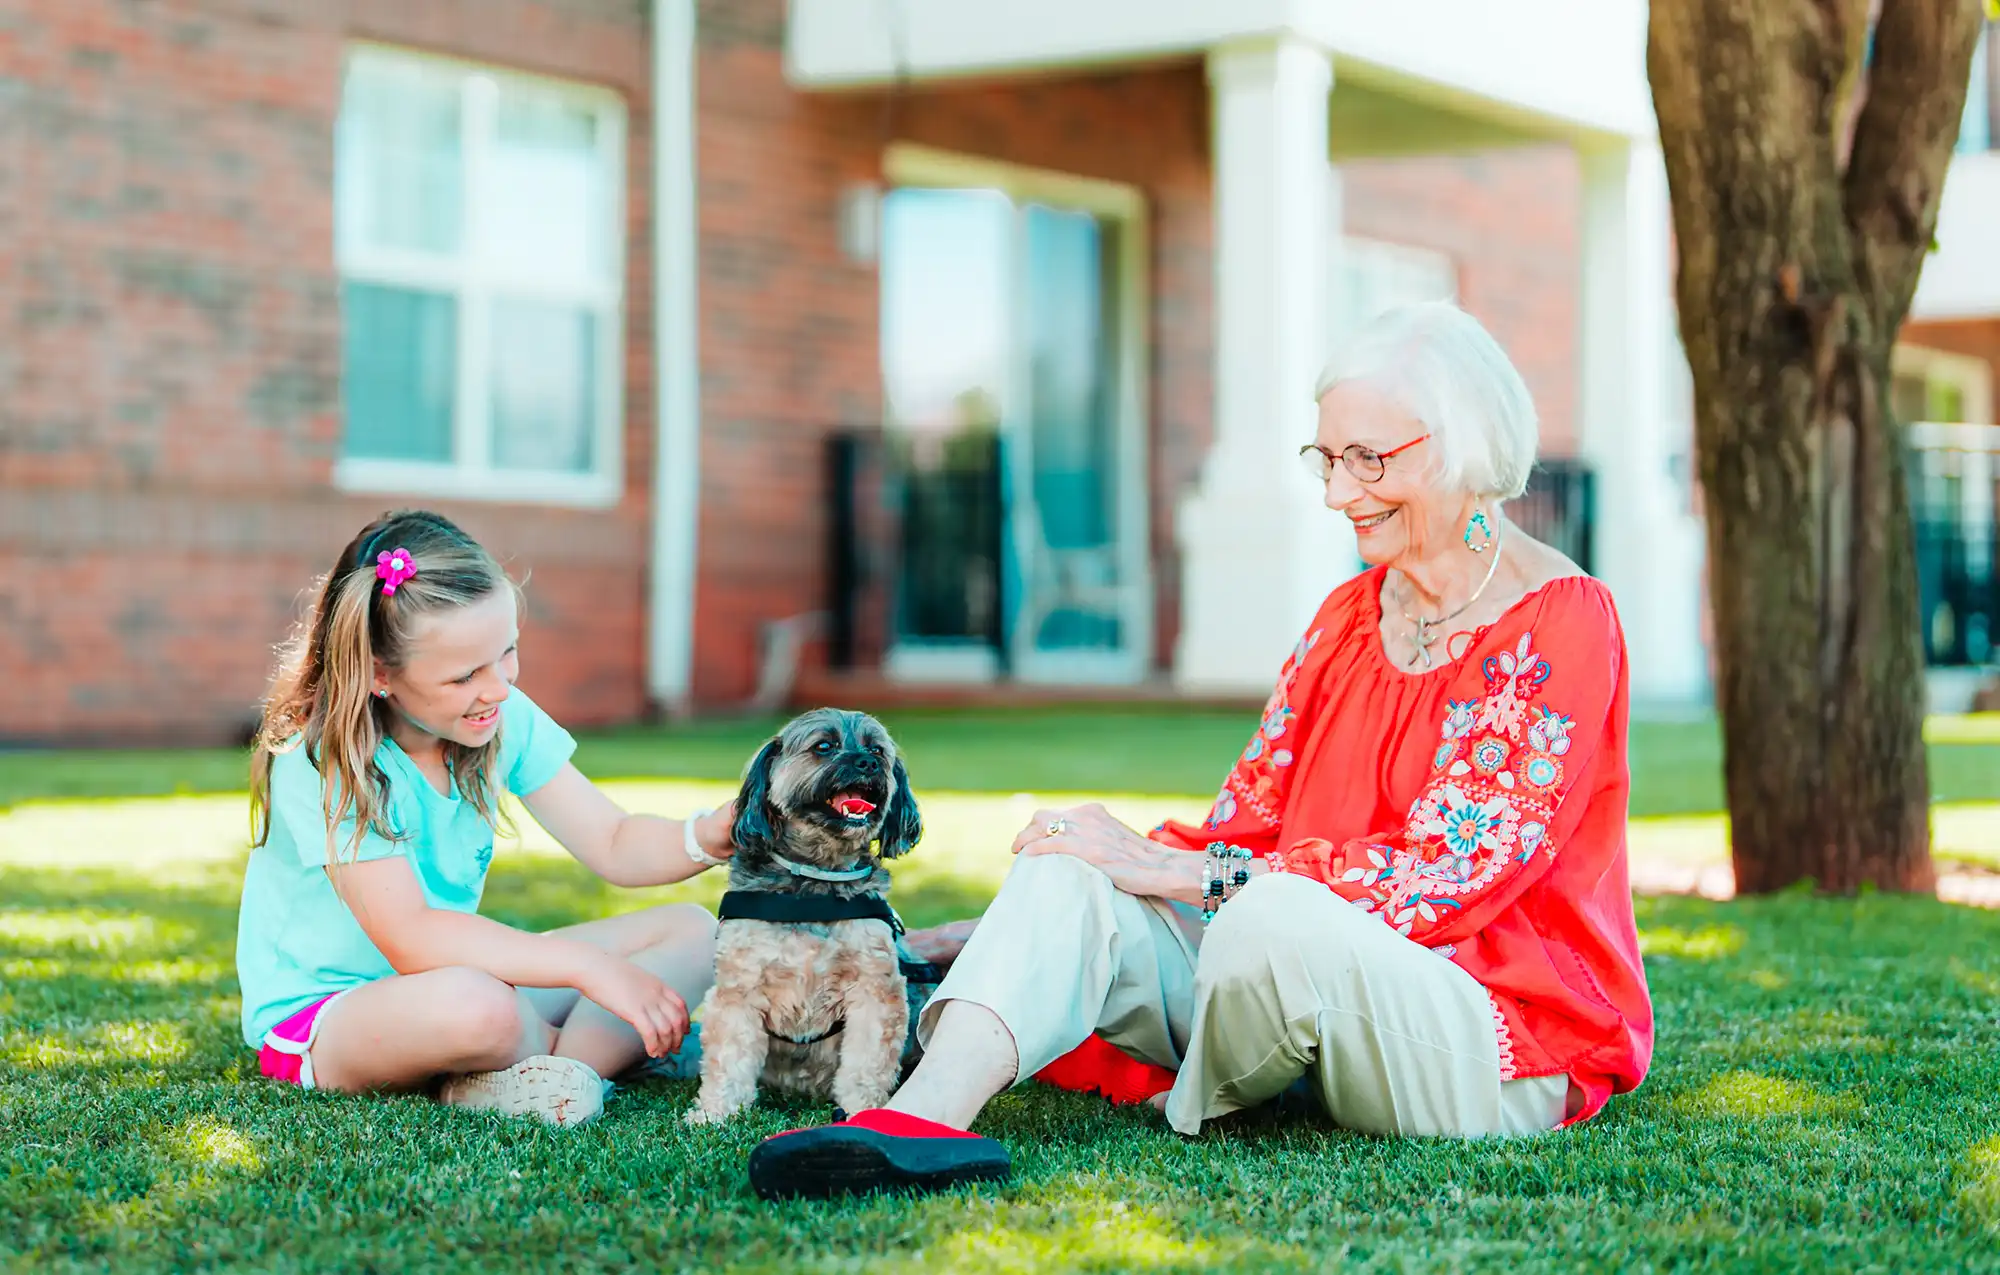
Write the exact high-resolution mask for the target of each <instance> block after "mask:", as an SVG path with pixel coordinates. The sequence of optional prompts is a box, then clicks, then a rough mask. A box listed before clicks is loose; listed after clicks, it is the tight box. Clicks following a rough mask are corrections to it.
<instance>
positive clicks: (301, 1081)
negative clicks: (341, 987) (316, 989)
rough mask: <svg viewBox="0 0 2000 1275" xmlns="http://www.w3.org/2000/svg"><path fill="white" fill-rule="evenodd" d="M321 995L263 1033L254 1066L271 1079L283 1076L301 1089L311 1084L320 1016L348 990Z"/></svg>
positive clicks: (308, 1087)
mask: <svg viewBox="0 0 2000 1275" xmlns="http://www.w3.org/2000/svg"><path fill="white" fill-rule="evenodd" d="M353 990H354V989H353V988H351V987H350V988H348V989H347V991H342V992H335V993H334V994H333V995H331V996H322V997H320V998H319V999H318V1000H316V1001H314V1002H313V1003H312V1004H310V1005H308V1006H306V1007H305V1008H304V1009H302V1010H300V1011H299V1012H298V1013H296V1014H293V1015H292V1016H291V1017H290V1018H287V1019H286V1020H285V1021H284V1022H282V1023H279V1024H278V1025H277V1026H276V1027H273V1028H272V1029H271V1030H270V1031H267V1032H265V1033H264V1047H263V1048H262V1049H260V1050H258V1051H257V1066H258V1069H259V1070H261V1071H262V1072H263V1073H264V1074H265V1075H267V1076H269V1077H270V1078H271V1079H273V1080H282V1081H284V1082H285V1083H287V1084H293V1085H297V1086H298V1087H299V1088H301V1089H310V1088H312V1087H313V1064H312V1047H313V1042H314V1041H316V1040H318V1039H319V1016H320V1015H321V1014H322V1013H324V1012H325V1011H326V1007H327V1006H328V1005H331V1004H333V1003H334V1002H335V1001H337V1000H339V999H340V998H341V997H343V996H345V995H347V992H351V991H353Z"/></svg>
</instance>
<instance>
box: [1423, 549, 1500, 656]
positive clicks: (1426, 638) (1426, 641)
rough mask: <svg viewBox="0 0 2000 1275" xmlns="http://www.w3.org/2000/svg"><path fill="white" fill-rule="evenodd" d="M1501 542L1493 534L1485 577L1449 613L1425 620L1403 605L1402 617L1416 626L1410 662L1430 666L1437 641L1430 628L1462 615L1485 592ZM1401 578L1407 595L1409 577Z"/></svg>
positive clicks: (1490, 580) (1491, 579) (1498, 566)
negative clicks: (1433, 647) (1419, 662)
mask: <svg viewBox="0 0 2000 1275" xmlns="http://www.w3.org/2000/svg"><path fill="white" fill-rule="evenodd" d="M1501 543H1502V542H1501V538H1500V537H1499V536H1495V537H1494V538H1493V561H1492V562H1491V563H1489V564H1487V567H1486V578H1485V579H1484V580H1481V581H1480V582H1479V587H1478V588H1477V589H1474V590H1473V591H1472V596H1471V597H1469V598H1467V599H1466V600H1465V601H1464V602H1463V603H1461V604H1460V605H1459V607H1458V608H1457V609H1456V610H1454V611H1453V612H1452V613H1451V614H1449V615H1441V616H1439V617H1438V618H1437V619H1435V620H1426V619H1424V618H1423V617H1421V616H1416V615H1411V614H1410V611H1409V608H1408V607H1407V605H1406V606H1405V607H1404V609H1403V618H1404V619H1405V620H1408V621H1409V622H1410V623H1411V624H1414V625H1415V626H1416V628H1417V635H1416V637H1414V638H1412V639H1411V645H1412V646H1414V647H1415V648H1416V655H1415V656H1413V657H1411V663H1415V662H1416V661H1417V660H1419V659H1421V660H1422V661H1423V662H1424V667H1425V668H1430V667H1432V665H1433V661H1432V659H1431V644H1432V643H1433V642H1435V641H1437V634H1435V633H1433V632H1431V630H1433V629H1435V628H1438V627H1439V626H1441V625H1444V624H1449V623H1450V622H1451V621H1453V620H1455V619H1457V618H1458V617H1459V616H1461V615H1464V614H1465V611H1466V608H1467V607H1470V606H1471V605H1472V604H1473V603H1475V602H1477V601H1479V595H1480V594H1482V593H1484V592H1486V586H1487V585H1489V584H1492V583H1493V573H1494V572H1495V571H1498V570H1499V569H1500V549H1501ZM1403 579H1404V581H1405V590H1406V596H1407V590H1408V580H1409V577H1408V576H1405V577H1403Z"/></svg>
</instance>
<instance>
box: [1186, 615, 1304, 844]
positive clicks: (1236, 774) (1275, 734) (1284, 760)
mask: <svg viewBox="0 0 2000 1275" xmlns="http://www.w3.org/2000/svg"><path fill="white" fill-rule="evenodd" d="M1320 633H1321V630H1319V629H1314V630H1313V631H1312V632H1310V633H1308V634H1307V635H1306V636H1305V637H1303V638H1301V639H1300V640H1299V643H1298V645H1297V646H1295V647H1293V648H1292V654H1291V657H1290V658H1289V659H1287V660H1286V661H1285V667H1284V669H1283V670H1282V671H1281V672H1280V673H1279V675H1278V685H1277V687H1276V689H1274V690H1273V691H1272V692H1271V697H1270V699H1269V700H1267V701H1265V704H1264V714H1263V717H1262V719H1261V720H1260V721H1259V722H1258V723H1257V732H1256V734H1254V735H1252V736H1251V737H1250V743H1249V745H1248V746H1247V747H1245V748H1244V750H1243V757H1242V760H1240V761H1239V762H1237V764H1236V768H1235V769H1234V770H1232V771H1231V772H1230V774H1229V779H1228V782H1227V783H1225V784H1224V785H1223V792H1222V796H1221V797H1219V798H1218V799H1217V800H1216V803H1215V807H1214V809H1213V810H1211V811H1210V812H1209V817H1208V827H1209V829H1210V830H1213V829H1215V828H1218V827H1220V826H1222V825H1223V824H1224V823H1227V822H1228V821H1229V820H1231V819H1234V818H1235V817H1236V815H1237V813H1238V812H1239V810H1240V808H1241V807H1242V806H1248V807H1249V809H1250V812H1251V813H1252V814H1254V815H1256V816H1257V817H1258V818H1259V819H1261V820H1263V821H1264V822H1265V823H1267V824H1274V825H1275V824H1276V823H1277V822H1278V815H1279V808H1280V806H1281V805H1282V804H1283V790H1282V786H1281V784H1280V783H1279V779H1280V772H1282V771H1285V770H1287V769H1288V768H1289V767H1290V766H1291V765H1292V763H1293V761H1294V760H1295V759H1296V754H1295V750H1294V749H1293V748H1291V747H1277V746H1275V745H1276V744H1277V741H1279V740H1281V739H1284V738H1285V737H1286V735H1287V734H1288V733H1290V732H1291V731H1292V728H1293V725H1294V722H1295V720H1296V719H1297V717H1298V712H1297V710H1295V709H1294V708H1293V707H1292V704H1291V697H1292V687H1293V686H1294V685H1295V684H1296V683H1297V682H1298V678H1299V671H1300V669H1301V667H1302V666H1303V665H1304V664H1305V659H1306V656H1307V655H1308V654H1309V653H1310V652H1311V651H1312V649H1313V648H1314V647H1316V646H1318V645H1319V639H1320ZM1225 805H1226V807H1227V813H1225Z"/></svg>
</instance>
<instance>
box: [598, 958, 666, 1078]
mask: <svg viewBox="0 0 2000 1275" xmlns="http://www.w3.org/2000/svg"><path fill="white" fill-rule="evenodd" d="M577 990H578V991H579V992H581V993H583V995H584V996H586V997H588V998H589V999H590V1000H592V1001H595V1002H596V1003H597V1004H599V1005H601V1006H603V1007H604V1008H605V1009H607V1010H609V1011H611V1012H612V1013H614V1014H616V1015H617V1016H618V1017H620V1018H622V1019H624V1020H625V1021H626V1022H628V1023H630V1024H631V1025H632V1030H634V1031H636V1032H638V1033H639V1035H640V1037H641V1038H642V1039H644V1040H645V1042H646V1053H647V1054H648V1055H649V1056H650V1057H653V1058H665V1057H666V1056H667V1055H668V1054H671V1053H673V1052H674V1051H675V1050H676V1049H679V1048H680V1047H681V1041H682V1039H683V1038H685V1037H686V1036H687V1030H688V1007H687V1002H686V1001H684V1000H682V999H681V995H680V993H679V992H676V991H675V990H674V989H673V988H671V987H668V986H667V985H666V984H665V983H663V982H661V981H660V979H659V978H658V977H657V976H656V975H654V974H652V973H651V972H649V971H647V970H644V969H641V968H640V967H639V966H637V965H634V964H633V963H632V962H630V961H628V960H626V959H625V958H624V957H622V956H614V955H612V954H611V953H609V952H606V953H603V959H601V960H598V961H594V962H592V964H591V967H590V968H589V969H588V970H586V971H585V973H584V977H583V978H582V979H580V980H579V981H578V984H577Z"/></svg>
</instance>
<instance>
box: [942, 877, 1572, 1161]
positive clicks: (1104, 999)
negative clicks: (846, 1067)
mask: <svg viewBox="0 0 2000 1275" xmlns="http://www.w3.org/2000/svg"><path fill="white" fill-rule="evenodd" d="M948 1000H964V1001H970V1002H972V1003H974V1004H977V1005H982V1006H984V1007H985V1008H987V1009H988V1010H991V1011H992V1012H993V1013H994V1015H996V1016H997V1017H998V1018H999V1019H1000V1021H1001V1022H1002V1023H1003V1024H1005V1026H1006V1028H1007V1030H1008V1031H1009V1032H1010V1033H1012V1035H1013V1037H1014V1047H1015V1049H1016V1051H1017V1053H1018V1056H1019V1059H1020V1070H1019V1072H1018V1077H1019V1078H1018V1079H1017V1080H1016V1082H1015V1083H1017V1084H1019V1083H1022V1082H1023V1081H1025V1080H1029V1079H1032V1078H1033V1077H1034V1074H1035V1073H1036V1072H1037V1071H1040V1070H1041V1069H1042V1068H1043V1067H1045V1066H1047V1065H1048V1064H1049V1063H1051V1062H1053V1061H1055V1060H1056V1059H1057V1058H1059V1057H1061V1056H1062V1055H1063V1054H1065V1053H1068V1052H1069V1051H1070V1050H1072V1049H1074V1048H1076V1047H1077V1046H1078V1045H1080V1044H1082V1043H1083V1041H1084V1040H1085V1038H1086V1037H1088V1036H1089V1035H1090V1034H1091V1033H1092V1032H1093V1031H1094V1032H1098V1033H1100V1034H1102V1035H1103V1036H1104V1038H1105V1039H1106V1040H1109V1041H1110V1042H1111V1043H1113V1044H1115V1045H1117V1046H1119V1047H1120V1048H1122V1049H1124V1050H1125V1051H1126V1052H1128V1053H1130V1054H1132V1055H1133V1056H1134V1057H1137V1058H1143V1059H1145V1060H1146V1061H1148V1062H1151V1063H1154V1064H1157V1065H1159V1066H1162V1067H1168V1068H1172V1069H1174V1070H1175V1071H1177V1072H1178V1073H1179V1077H1178V1079H1177V1081H1176V1083H1175V1085H1174V1088H1173V1092H1172V1093H1171V1094H1170V1095H1169V1096H1168V1100H1167V1120H1168V1123H1170V1124H1171V1125H1172V1126H1173V1127H1174V1128H1175V1129H1176V1130H1178V1131H1180V1132H1181V1133H1185V1134H1194V1133H1198V1132H1200V1130H1201V1122H1202V1121H1204V1120H1211V1119H1214V1118H1215V1117H1217V1116H1220V1115H1224V1114H1226V1113H1228V1112H1231V1111H1237V1110H1240V1109H1243V1108H1246V1107H1253V1106H1256V1105H1258V1104H1260V1103H1263V1102H1265V1101H1267V1100H1269V1099H1271V1098H1274V1097H1276V1096H1277V1095H1278V1094H1280V1093H1282V1092H1283V1091H1284V1090H1286V1089H1287V1088H1289V1087H1290V1086H1291V1085H1292V1084H1293V1083H1294V1082H1295V1081H1297V1080H1299V1079H1300V1078H1301V1077H1309V1078H1310V1080H1311V1084H1312V1087H1313V1089H1314V1091H1315V1092H1316V1093H1317V1094H1318V1096H1319V1099H1320V1101H1321V1102H1323V1103H1324V1104H1325V1106H1326V1109H1327V1112H1328V1113H1329V1114H1330V1115H1331V1116H1332V1117H1333V1119H1334V1121H1335V1123H1337V1124H1339V1125H1341V1126H1343V1127H1345V1128H1349V1129H1355V1130H1359V1131H1362V1132H1366V1133H1378V1134H1411V1135H1446V1136H1458V1137H1480V1136H1486V1135H1492V1134H1527V1133H1540V1132H1543V1131H1546V1130H1548V1129H1552V1128H1554V1127H1555V1126H1556V1125H1557V1124H1558V1123H1560V1122H1561V1120H1562V1118H1563V1115H1564V1112H1565V1107H1566V1103H1567V1099H1568V1092H1569V1086H1568V1081H1567V1080H1566V1078H1564V1077H1562V1076H1549V1077H1539V1078H1536V1079H1532V1080H1511V1081H1505V1082H1503V1081H1502V1080H1501V1079H1500V1051H1499V1044H1498V1041H1497V1040H1496V1038H1495V1035H1494V1027H1493V1008H1492V1002H1491V1001H1490V1000H1488V999H1487V996H1486V991H1485V989H1484V988H1482V987H1481V986H1480V985H1479V982H1478V981H1477V980H1476V979H1474V978H1473V977H1472V976H1471V975H1469V974H1467V973H1466V972H1465V971H1464V970H1461V969H1459V968H1458V967H1457V966H1456V965H1453V964H1452V963H1451V962H1450V961H1448V960H1446V959H1444V958H1443V957H1441V956H1438V955H1437V954H1435V953H1433V952H1431V951H1430V950H1429V949H1427V948H1425V947H1423V946H1421V945H1419V944H1416V943H1413V942H1411V941H1410V940H1409V939H1406V938H1404V937H1403V936H1402V935H1400V934H1398V933H1396V932H1395V931H1394V930H1392V929H1390V928H1389V927H1388V926H1386V925H1384V924H1383V923H1382V922H1381V921H1379V920H1377V919H1376V918H1375V917H1373V916H1370V915H1369V914H1368V913H1366V912H1363V911H1361V910H1360V909H1359V908H1357V907H1355V906H1353V905H1352V904H1350V903H1348V902H1347V901H1346V900H1344V899H1342V898H1341V897H1340V896H1338V895H1336V894H1335V893H1334V892H1333V891H1331V890H1329V889H1327V888H1326V887H1325V886H1323V885H1321V884H1319V883H1318V882H1316V881H1312V880H1308V879H1306V878H1304V877H1298V876H1288V875H1281V874H1274V875H1269V876H1263V877H1259V878H1258V879H1256V880H1254V881H1252V882H1251V883H1250V884H1249V885H1248V886H1245V887H1244V889H1243V890H1242V892H1241V893H1239V894H1238V895H1237V896H1236V897H1235V898H1234V899H1232V900H1231V901H1230V902H1229V903H1227V904H1225V905H1224V906H1223V908H1222V910H1221V911H1219V912H1218V913H1217V914H1216V916H1215V919H1214V920H1213V921H1212V922H1211V923H1210V924H1209V925H1208V927H1207V928H1206V931H1205V932H1204V928H1203V926H1202V924H1201V914H1200V913H1199V912H1197V911H1196V910H1194V909H1193V908H1190V907H1188V906H1186V905H1185V904H1179V903H1171V902H1167V901H1164V900H1160V899H1142V898H1138V897H1135V896H1133V895H1129V894H1125V893H1123V892H1121V891H1120V890H1118V889H1117V888H1116V887H1115V886H1113V885H1112V884H1111V880H1110V878H1109V877H1107V876H1105V875H1104V873H1103V872H1102V871H1100V870H1099V869H1097V868H1095V867H1093V866H1091V865H1090V864H1087V863H1085V862H1083V861H1082V860H1081V859H1075V858H1071V857H1069V856H1067V855H1034V856H1023V857H1021V858H1020V859H1018V860H1017V861H1016V862H1015V864H1014V866H1013V870H1012V871H1011V872H1010V873H1009V874H1008V877H1007V880H1006V883H1005V884H1004V885H1003V886H1002V887H1001V889H1000V894H999V896H998V897H997V898H996V899H994V901H993V904H992V906H991V907H990V908H988V909H987V911H986V915H985V917H984V918H983V919H982V920H981V921H980V923H979V926H978V928H977V929H976V930H975V931H974V932H973V936H972V939H971V941H970V942H968V943H967V944H966V946H965V950H964V952H963V953H961V954H960V955H959V957H958V959H957V960H956V961H955V962H954V963H953V964H952V967H951V971H950V973H949V974H947V975H946V977H945V980H944V982H943V984H942V985H941V986H940V987H939V988H938V990H937V993H936V994H935V995H934V996H933V997H932V998H931V1001H930V1003H929V1005H928V1006H926V1008H925V1010H924V1014H923V1017H922V1019H921V1020H920V1023H919V1032H920V1035H921V1039H923V1040H924V1041H925V1042H926V1043H928V1042H929V1040H930V1036H931V1033H932V1031H933V1030H935V1028H936V1026H937V1016H938V1013H939V1011H940V1010H941V1009H942V1008H943V1006H944V1003H945V1002H946V1001H948Z"/></svg>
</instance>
